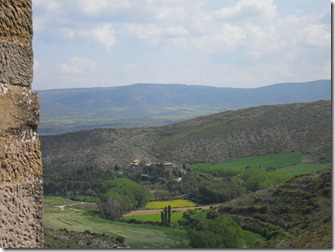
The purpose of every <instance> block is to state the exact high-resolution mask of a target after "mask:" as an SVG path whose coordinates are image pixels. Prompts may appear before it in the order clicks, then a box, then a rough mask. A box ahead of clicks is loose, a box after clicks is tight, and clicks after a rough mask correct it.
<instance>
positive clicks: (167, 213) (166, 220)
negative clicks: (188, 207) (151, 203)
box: [161, 205, 171, 226]
mask: <svg viewBox="0 0 335 252" xmlns="http://www.w3.org/2000/svg"><path fill="white" fill-rule="evenodd" d="M161 223H162V225H164V226H169V225H170V224H171V206H170V205H168V206H165V207H164V209H163V211H161Z"/></svg>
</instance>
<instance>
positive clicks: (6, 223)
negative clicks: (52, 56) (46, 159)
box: [0, 0, 44, 248]
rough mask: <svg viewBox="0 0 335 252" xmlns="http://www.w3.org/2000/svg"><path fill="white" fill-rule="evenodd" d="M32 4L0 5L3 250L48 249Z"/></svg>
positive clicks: (17, 0) (11, 0)
mask: <svg viewBox="0 0 335 252" xmlns="http://www.w3.org/2000/svg"><path fill="white" fill-rule="evenodd" d="M32 35H33V34H32V2H31V0H2V1H1V3H0V114H1V120H0V202H1V204H0V216H1V222H0V225H1V229H0V247H2V248H38V247H43V240H44V234H43V189H42V159H41V152H40V141H39V138H38V136H37V127H38V122H39V103H38V97H37V94H36V93H35V92H33V91H32V90H31V83H32V78H33V49H32Z"/></svg>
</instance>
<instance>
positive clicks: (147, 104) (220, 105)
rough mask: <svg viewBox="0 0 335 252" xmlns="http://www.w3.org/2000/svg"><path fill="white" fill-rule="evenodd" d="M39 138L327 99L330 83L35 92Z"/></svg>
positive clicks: (320, 81)
mask: <svg viewBox="0 0 335 252" xmlns="http://www.w3.org/2000/svg"><path fill="white" fill-rule="evenodd" d="M38 94H39V100H40V109H41V120H40V126H39V133H40V134H59V133H65V132H71V131H77V130H88V129H94V128H133V127H143V126H158V125H164V124H169V123H174V122H178V121H184V120H186V119H190V118H195V117H197V116H202V115H208V114H212V113H216V112H221V111H226V110H230V109H238V108H247V107H251V106H260V105H270V104H285V103H296V102H312V101H317V100H328V99H331V81H330V80H317V81H311V82H304V83H280V84H274V85H270V86H264V87H259V88H218V87H210V86H198V85H182V84H169V85H165V84H134V85H129V86H120V87H110V88H80V89H55V90H42V91H38Z"/></svg>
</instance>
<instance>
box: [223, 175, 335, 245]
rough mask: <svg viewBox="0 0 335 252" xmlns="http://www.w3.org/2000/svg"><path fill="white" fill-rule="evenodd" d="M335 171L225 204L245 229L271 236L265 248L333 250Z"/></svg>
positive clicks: (294, 180) (299, 178)
mask: <svg viewBox="0 0 335 252" xmlns="http://www.w3.org/2000/svg"><path fill="white" fill-rule="evenodd" d="M331 179H332V171H331V169H328V170H325V171H322V172H318V173H314V174H304V175H297V176H295V177H293V178H292V179H291V180H289V181H287V182H285V183H282V184H279V185H277V186H275V187H271V188H269V189H264V190H259V191H257V192H255V193H252V194H246V195H243V196H242V197H240V198H237V199H233V200H231V201H229V202H226V203H224V204H223V205H222V206H220V207H219V208H218V211H219V212H220V213H221V214H229V215H231V216H232V217H233V218H234V219H235V220H236V221H237V222H238V223H239V224H240V225H241V226H242V227H243V228H244V229H247V230H251V231H253V232H256V233H261V234H262V235H264V236H266V237H268V241H266V242H265V243H264V244H262V245H261V247H262V248H271V249H287V248H290V249H313V248H314V249H316V248H318V249H330V248H332V223H333V221H332V193H331V192H332V182H331V181H332V180H331Z"/></svg>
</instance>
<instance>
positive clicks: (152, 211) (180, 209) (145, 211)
mask: <svg viewBox="0 0 335 252" xmlns="http://www.w3.org/2000/svg"><path fill="white" fill-rule="evenodd" d="M211 206H212V207H214V205H206V206H196V207H178V208H172V211H176V212H185V211H187V210H188V209H196V208H202V209H208V208H210V207H211ZM161 211H162V209H141V210H135V211H132V212H129V213H127V214H125V215H123V216H124V217H127V216H136V215H146V214H158V213H160V212H161Z"/></svg>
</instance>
